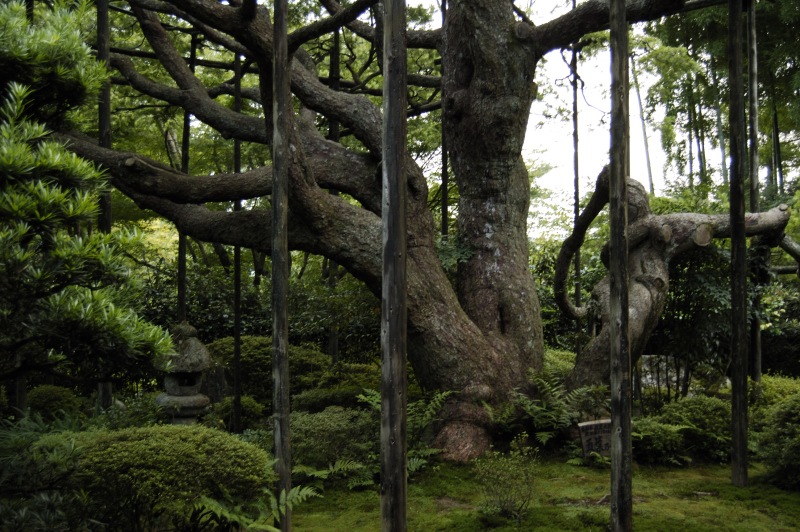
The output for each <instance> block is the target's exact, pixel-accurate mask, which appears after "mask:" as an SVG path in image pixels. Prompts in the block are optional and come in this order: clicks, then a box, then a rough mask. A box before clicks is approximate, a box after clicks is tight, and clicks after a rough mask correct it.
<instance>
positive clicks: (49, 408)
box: [28, 384, 81, 420]
mask: <svg viewBox="0 0 800 532" xmlns="http://www.w3.org/2000/svg"><path fill="white" fill-rule="evenodd" d="M80 407H81V403H80V401H78V398H77V397H75V394H74V393H72V390H70V389H68V388H64V387H61V386H52V385H48V384H43V385H41V386H37V387H36V388H34V389H33V390H31V391H30V392H29V393H28V408H30V411H31V413H32V414H41V416H42V417H43V418H45V419H49V420H52V419H54V418H55V416H56V415H57V414H58V413H59V411H63V412H66V413H67V414H70V415H75V414H77V413H78V411H79V410H80Z"/></svg>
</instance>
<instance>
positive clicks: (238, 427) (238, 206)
mask: <svg viewBox="0 0 800 532" xmlns="http://www.w3.org/2000/svg"><path fill="white" fill-rule="evenodd" d="M233 79H234V81H233V110H234V111H236V112H237V113H240V112H241V111H242V60H241V58H240V57H239V54H236V57H234V59H233ZM241 171H242V142H241V141H240V140H239V139H234V140H233V172H234V173H236V174H238V173H240V172H241ZM233 210H234V211H237V212H238V211H240V210H242V202H241V200H238V199H237V200H236V201H235V202H234V203H233ZM233 432H235V433H236V434H241V433H242V248H241V246H234V248H233Z"/></svg>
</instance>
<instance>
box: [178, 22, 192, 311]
mask: <svg viewBox="0 0 800 532" xmlns="http://www.w3.org/2000/svg"><path fill="white" fill-rule="evenodd" d="M196 62H197V35H196V34H194V33H193V34H192V42H191V49H190V52H189V69H190V70H191V71H192V73H194V70H195V63H196ZM191 122H192V115H191V113H190V112H189V111H184V112H183V136H182V138H181V172H183V173H184V174H188V173H189V141H190V139H191V136H192V123H191ZM177 319H178V323H183V322H184V321H186V234H185V233H184V232H183V231H181V230H180V229H179V230H178V312H177Z"/></svg>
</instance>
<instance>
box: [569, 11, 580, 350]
mask: <svg viewBox="0 0 800 532" xmlns="http://www.w3.org/2000/svg"><path fill="white" fill-rule="evenodd" d="M576 5H577V2H576V0H572V9H575V7H576ZM569 68H570V72H571V74H572V166H573V171H574V176H573V178H574V183H573V185H574V189H575V196H574V201H573V222H572V223H573V226H574V225H577V223H578V216H579V215H580V214H581V193H580V172H579V169H578V52H576V51H575V49H573V50H572V59H571V60H570V63H569ZM573 260H574V262H573V264H574V268H575V306H576V307H580V306H581V250H580V248H578V249H577V250H575V257H574V258H573ZM580 333H581V320H575V354H576V355H580V354H581V339H580Z"/></svg>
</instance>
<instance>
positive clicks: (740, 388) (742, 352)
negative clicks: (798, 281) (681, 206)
mask: <svg viewBox="0 0 800 532" xmlns="http://www.w3.org/2000/svg"><path fill="white" fill-rule="evenodd" d="M741 45H742V0H729V2H728V54H729V59H728V61H729V72H730V81H729V86H730V107H729V108H730V109H731V114H730V135H729V137H730V143H731V172H730V177H731V188H730V202H731V203H730V213H731V381H732V388H733V398H732V412H731V414H732V416H731V417H732V419H731V429H732V434H731V436H732V440H731V482H732V483H733V485H734V486H740V487H744V486H747V262H746V256H747V241H746V238H745V225H744V180H745V177H746V176H747V167H746V165H745V160H746V156H747V152H746V151H745V120H744V107H745V103H744V87H743V83H742V80H743V75H742V74H743V72H742V69H743V66H742V63H743V61H742V46H741Z"/></svg>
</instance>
